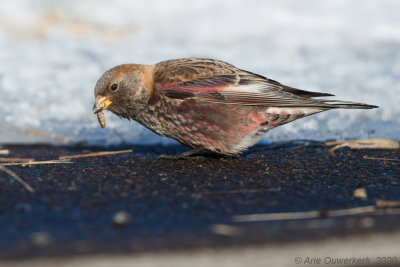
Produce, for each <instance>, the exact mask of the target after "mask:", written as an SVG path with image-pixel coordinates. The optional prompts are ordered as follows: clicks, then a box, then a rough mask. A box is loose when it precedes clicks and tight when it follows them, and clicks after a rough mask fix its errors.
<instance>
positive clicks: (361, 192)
mask: <svg viewBox="0 0 400 267" xmlns="http://www.w3.org/2000/svg"><path fill="white" fill-rule="evenodd" d="M353 195H354V197H355V198H358V199H361V200H366V199H367V191H366V190H365V188H364V187H360V188H357V189H356V190H354V193H353Z"/></svg>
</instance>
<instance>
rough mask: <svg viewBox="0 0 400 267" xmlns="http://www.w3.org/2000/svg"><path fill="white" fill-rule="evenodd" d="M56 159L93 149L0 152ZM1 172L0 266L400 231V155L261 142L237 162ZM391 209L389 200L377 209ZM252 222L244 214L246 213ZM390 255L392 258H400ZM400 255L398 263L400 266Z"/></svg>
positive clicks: (140, 156)
mask: <svg viewBox="0 0 400 267" xmlns="http://www.w3.org/2000/svg"><path fill="white" fill-rule="evenodd" d="M2 149H8V150H9V151H10V153H9V154H8V155H6V156H3V157H10V158H11V157H12V158H33V159H35V160H36V161H45V160H57V159H58V158H59V157H60V156H67V155H77V154H87V153H92V152H99V151H104V150H105V149H104V148H98V147H80V146H59V147H57V146H44V145H37V146H17V145H5V146H2ZM124 149H132V150H133V152H131V153H120V154H113V155H102V156H93V157H82V158H72V159H70V160H69V161H70V162H72V163H60V162H56V163H49V164H41V165H17V166H5V167H7V168H8V169H9V170H11V171H13V172H14V173H15V174H17V175H18V176H19V177H20V178H22V179H23V180H25V181H26V183H27V184H29V185H30V186H31V187H32V188H33V189H34V192H30V191H28V190H27V189H26V188H25V187H24V186H23V185H21V184H20V183H18V182H17V181H16V180H15V179H14V178H12V177H11V176H10V175H9V174H8V173H6V172H4V171H0V263H1V262H3V263H4V262H10V261H11V262H14V261H15V262H18V261H23V260H34V259H38V258H43V257H45V258H70V257H76V256H91V255H100V254H101V255H103V256H104V255H111V256H114V255H119V256H126V255H145V254H146V255H147V254H148V253H164V254H165V253H167V254H168V253H176V252H185V253H186V252H187V253H192V252H193V251H200V250H204V249H213V250H219V249H221V250H224V249H245V248H249V247H264V246H289V245H293V244H300V243H303V242H311V243H313V242H316V244H317V243H318V242H324V241H326V240H330V239H337V238H353V239H354V238H355V239H358V238H360V240H361V239H362V238H368V237H373V236H376V235H389V236H397V235H398V234H399V232H400V224H399V223H398V222H399V219H400V209H399V207H400V204H399V203H397V202H395V201H400V186H399V184H400V161H399V159H400V150H399V149H391V150H377V149H368V150H367V149H361V150H358V149H357V150H356V149H349V148H340V149H338V150H336V151H335V152H334V153H331V152H329V147H326V146H324V145H323V144H322V143H318V142H298V141H293V142H289V143H285V144H273V145H269V146H267V145H265V146H263V145H258V146H255V147H254V148H252V149H251V150H250V151H248V152H246V153H245V154H244V155H242V156H241V157H222V158H221V157H219V158H218V157H210V156H207V155H206V156H204V155H199V156H197V155H196V156H193V157H190V158H189V159H184V160H175V161H174V160H162V159H160V160H158V159H157V157H158V156H159V155H160V154H163V153H166V154H174V153H179V152H182V151H184V150H185V149H186V148H184V147H183V146H178V145H177V146H174V145H171V146H128V147H112V148H108V149H106V150H107V151H115V150H124ZM384 200H386V201H389V202H385V201H384ZM249 214H252V215H251V216H240V215H249ZM397 256H400V254H399V255H397ZM399 259H400V258H399Z"/></svg>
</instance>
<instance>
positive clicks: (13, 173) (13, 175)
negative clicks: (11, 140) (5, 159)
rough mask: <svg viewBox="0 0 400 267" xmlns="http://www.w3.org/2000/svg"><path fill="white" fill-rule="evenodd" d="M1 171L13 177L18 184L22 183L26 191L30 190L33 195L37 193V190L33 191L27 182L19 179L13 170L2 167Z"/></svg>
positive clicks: (0, 167)
mask: <svg viewBox="0 0 400 267" xmlns="http://www.w3.org/2000/svg"><path fill="white" fill-rule="evenodd" d="M0 170H2V171H4V172H6V173H8V174H9V175H10V176H11V177H13V178H14V179H15V180H16V181H17V182H18V183H20V184H21V185H22V186H23V187H25V188H26V190H28V191H29V192H31V193H33V192H35V189H33V188H32V187H31V186H30V185H29V184H28V183H27V182H25V181H24V180H23V179H22V178H21V177H19V176H18V175H17V174H16V173H15V172H13V171H12V170H10V169H8V168H6V167H4V166H0Z"/></svg>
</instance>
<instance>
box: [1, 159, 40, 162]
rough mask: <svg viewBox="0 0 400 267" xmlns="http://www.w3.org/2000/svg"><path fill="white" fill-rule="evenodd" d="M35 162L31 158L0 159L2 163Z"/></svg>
mask: <svg viewBox="0 0 400 267" xmlns="http://www.w3.org/2000/svg"><path fill="white" fill-rule="evenodd" d="M34 160H35V159H31V158H0V162H30V161H34Z"/></svg>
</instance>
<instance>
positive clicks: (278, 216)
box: [232, 206, 375, 222]
mask: <svg viewBox="0 0 400 267" xmlns="http://www.w3.org/2000/svg"><path fill="white" fill-rule="evenodd" d="M374 211H375V206H365V207H356V208H350V209H341V210H329V211H327V212H326V213H324V212H321V211H305V212H284V213H260V214H248V215H236V216H233V218H232V220H233V221H235V222H260V221H280V220H298V219H311V218H319V217H323V216H324V215H325V216H327V217H338V216H348V215H364V214H369V213H372V212H374Z"/></svg>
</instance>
